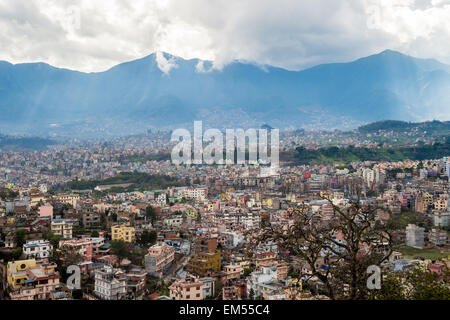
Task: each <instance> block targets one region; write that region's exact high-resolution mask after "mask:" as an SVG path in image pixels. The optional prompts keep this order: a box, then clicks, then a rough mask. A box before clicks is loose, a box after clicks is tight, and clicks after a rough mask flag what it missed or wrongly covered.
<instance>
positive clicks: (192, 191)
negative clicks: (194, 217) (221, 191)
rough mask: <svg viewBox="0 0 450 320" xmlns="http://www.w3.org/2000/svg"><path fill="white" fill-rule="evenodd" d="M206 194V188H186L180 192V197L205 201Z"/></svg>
mask: <svg viewBox="0 0 450 320" xmlns="http://www.w3.org/2000/svg"><path fill="white" fill-rule="evenodd" d="M207 194H208V189H206V188H186V189H184V190H182V191H181V196H182V197H184V198H186V199H194V200H197V201H198V200H205V199H206V196H207Z"/></svg>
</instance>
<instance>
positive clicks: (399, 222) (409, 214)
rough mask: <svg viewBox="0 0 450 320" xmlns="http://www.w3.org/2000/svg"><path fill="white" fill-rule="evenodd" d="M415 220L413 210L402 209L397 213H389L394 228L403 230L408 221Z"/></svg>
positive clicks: (414, 221)
mask: <svg viewBox="0 0 450 320" xmlns="http://www.w3.org/2000/svg"><path fill="white" fill-rule="evenodd" d="M416 222H417V214H416V213H415V212H413V211H402V212H401V213H399V214H392V215H391V223H392V226H393V228H394V229H397V230H404V229H405V228H406V226H407V225H408V224H410V223H412V224H415V223H416Z"/></svg>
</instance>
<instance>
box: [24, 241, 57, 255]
mask: <svg viewBox="0 0 450 320" xmlns="http://www.w3.org/2000/svg"><path fill="white" fill-rule="evenodd" d="M52 250H53V246H52V245H51V244H50V241H48V240H28V241H27V242H26V243H25V244H24V245H23V253H24V254H25V256H26V257H27V259H30V258H35V259H44V258H48V257H49V256H50V253H51V251H52Z"/></svg>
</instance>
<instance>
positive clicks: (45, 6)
mask: <svg viewBox="0 0 450 320" xmlns="http://www.w3.org/2000/svg"><path fill="white" fill-rule="evenodd" d="M449 17H450V0H301V1H299V0H270V1H269V0H133V1H129V0H126V1H125V0H0V48H1V49H0V60H5V61H9V62H11V63H22V62H46V63H49V64H51V65H54V66H57V67H63V68H69V69H74V70H79V71H85V72H96V71H103V70H106V69H108V68H110V67H112V66H114V65H116V64H118V63H121V62H125V61H130V60H134V59H138V58H142V57H144V56H146V55H149V54H151V53H153V52H168V53H170V54H173V55H176V56H180V57H182V58H185V59H191V58H199V59H203V60H211V61H214V67H215V68H221V67H223V66H224V65H226V64H227V63H229V62H231V61H233V60H245V61H250V62H255V63H258V64H268V65H273V66H278V67H282V68H286V69H290V70H301V69H304V68H307V67H310V66H314V65H317V64H321V63H330V62H347V61H352V60H354V59H357V58H360V57H363V56H368V55H371V54H374V53H378V52H381V51H383V50H385V49H392V50H398V51H400V52H402V53H405V54H409V55H412V56H415V57H421V58H434V59H437V60H439V61H441V62H444V63H448V64H450V45H449V43H450V19H449ZM159 57H162V59H164V57H163V55H159ZM168 64H169V65H168ZM161 66H163V67H166V68H169V69H170V61H163V63H162V64H161Z"/></svg>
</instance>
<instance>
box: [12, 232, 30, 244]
mask: <svg viewBox="0 0 450 320" xmlns="http://www.w3.org/2000/svg"><path fill="white" fill-rule="evenodd" d="M26 235H27V231H26V230H23V229H20V230H17V231H16V234H15V236H14V242H15V243H16V246H17V247H20V248H22V247H23V245H24V244H25V236H26Z"/></svg>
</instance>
